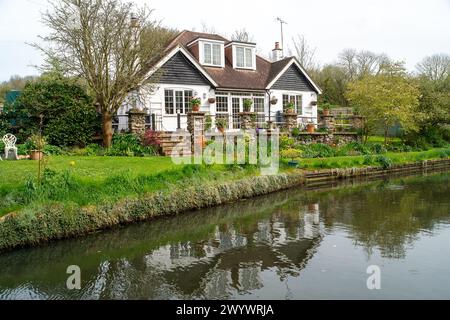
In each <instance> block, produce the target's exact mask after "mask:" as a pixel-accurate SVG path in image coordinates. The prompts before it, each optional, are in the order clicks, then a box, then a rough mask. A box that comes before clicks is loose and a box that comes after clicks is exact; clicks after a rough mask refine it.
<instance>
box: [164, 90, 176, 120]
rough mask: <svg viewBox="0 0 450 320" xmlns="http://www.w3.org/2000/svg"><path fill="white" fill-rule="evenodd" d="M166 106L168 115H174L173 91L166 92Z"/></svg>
mask: <svg viewBox="0 0 450 320" xmlns="http://www.w3.org/2000/svg"><path fill="white" fill-rule="evenodd" d="M164 95H165V105H166V114H174V113H175V108H174V103H173V102H174V98H173V90H166V91H165V94H164Z"/></svg>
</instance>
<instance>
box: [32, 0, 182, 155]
mask: <svg viewBox="0 0 450 320" xmlns="http://www.w3.org/2000/svg"><path fill="white" fill-rule="evenodd" d="M151 13H152V10H150V9H149V8H148V7H146V6H143V7H137V6H136V5H135V4H132V3H124V2H122V1H120V0H93V1H91V0H59V1H57V0H52V1H50V10H49V11H47V12H46V13H44V14H43V21H44V24H45V25H46V26H47V27H48V28H49V30H50V34H49V35H47V36H44V37H42V39H43V40H44V42H45V43H46V44H47V46H45V47H44V46H38V45H35V46H36V47H38V48H39V49H40V50H42V51H43V52H44V53H45V55H46V58H47V63H49V64H54V62H55V61H56V62H57V63H58V65H59V66H60V67H61V68H62V69H63V70H64V72H65V73H66V74H67V75H71V76H80V77H82V79H84V80H85V82H86V84H87V85H88V87H89V89H90V92H91V94H92V95H93V97H94V98H95V101H96V104H97V107H98V109H99V111H101V113H102V115H103V123H102V124H103V144H104V146H105V147H110V146H111V142H112V134H113V130H112V119H113V116H114V115H115V114H116V113H117V110H118V109H119V108H120V107H121V105H122V104H123V103H124V101H125V99H126V98H127V96H128V95H129V94H130V92H133V91H137V90H138V88H139V92H142V91H146V90H152V89H153V83H154V82H155V81H156V80H155V78H150V79H149V78H148V76H147V75H148V72H149V71H150V69H151V67H152V66H153V65H154V63H155V61H156V60H157V59H158V58H159V57H160V56H161V54H162V52H163V50H164V49H165V45H166V43H167V41H168V40H169V39H170V38H171V37H172V36H173V34H174V32H173V31H171V30H167V29H165V28H163V27H161V26H160V24H159V23H158V22H157V21H155V20H153V19H151Z"/></svg>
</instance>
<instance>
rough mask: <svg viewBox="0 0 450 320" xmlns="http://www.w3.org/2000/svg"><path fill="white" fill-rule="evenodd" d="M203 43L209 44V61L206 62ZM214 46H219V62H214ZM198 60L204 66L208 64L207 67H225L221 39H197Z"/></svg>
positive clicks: (223, 45) (223, 48) (223, 46)
mask: <svg viewBox="0 0 450 320" xmlns="http://www.w3.org/2000/svg"><path fill="white" fill-rule="evenodd" d="M205 45H210V46H211V49H210V50H211V51H210V53H211V62H208V63H207V62H206V61H205ZM214 46H216V48H217V46H219V47H220V62H219V64H214ZM198 51H199V60H200V63H201V64H202V65H204V66H209V67H220V68H224V67H225V44H224V43H223V42H221V41H213V40H210V41H199V50H198Z"/></svg>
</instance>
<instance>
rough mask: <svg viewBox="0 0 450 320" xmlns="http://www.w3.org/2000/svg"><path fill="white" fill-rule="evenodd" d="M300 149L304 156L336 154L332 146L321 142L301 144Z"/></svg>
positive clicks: (326, 156)
mask: <svg viewBox="0 0 450 320" xmlns="http://www.w3.org/2000/svg"><path fill="white" fill-rule="evenodd" d="M300 149H301V150H303V154H304V158H329V157H334V156H335V154H336V152H335V150H334V149H333V148H332V147H330V146H329V145H326V144H322V143H313V144H310V145H307V146H306V145H305V146H301V147H300Z"/></svg>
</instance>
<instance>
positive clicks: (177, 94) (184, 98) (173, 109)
mask: <svg viewBox="0 0 450 320" xmlns="http://www.w3.org/2000/svg"><path fill="white" fill-rule="evenodd" d="M192 96H193V91H192V90H174V89H166V90H164V102H165V111H166V114H178V113H180V114H187V113H189V112H191V110H192V107H191V98H192Z"/></svg>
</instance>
